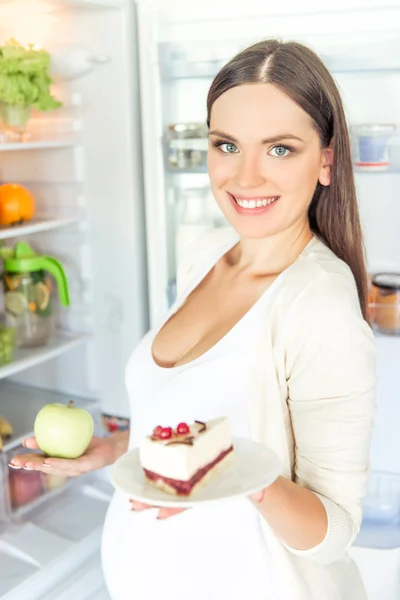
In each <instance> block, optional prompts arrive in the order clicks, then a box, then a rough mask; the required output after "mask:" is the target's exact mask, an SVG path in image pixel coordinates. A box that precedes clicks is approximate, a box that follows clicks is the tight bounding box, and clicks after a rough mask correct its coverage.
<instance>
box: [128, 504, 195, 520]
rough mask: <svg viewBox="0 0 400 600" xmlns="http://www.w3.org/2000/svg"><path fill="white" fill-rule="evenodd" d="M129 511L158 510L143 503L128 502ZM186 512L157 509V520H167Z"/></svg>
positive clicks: (174, 509)
mask: <svg viewBox="0 0 400 600" xmlns="http://www.w3.org/2000/svg"><path fill="white" fill-rule="evenodd" d="M129 502H130V506H131V510H134V511H135V512H136V511H137V512H140V511H143V510H148V509H149V508H158V507H157V506H150V505H149V504H144V503H143V502H138V501H137V500H129ZM184 510H187V509H186V508H164V507H163V508H159V510H158V515H157V519H169V518H170V517H173V516H174V515H178V514H179V513H181V512H183V511H184Z"/></svg>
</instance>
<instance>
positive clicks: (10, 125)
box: [0, 103, 31, 142]
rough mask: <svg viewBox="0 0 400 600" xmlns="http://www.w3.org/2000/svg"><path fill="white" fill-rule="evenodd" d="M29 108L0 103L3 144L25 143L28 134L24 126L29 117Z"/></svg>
mask: <svg viewBox="0 0 400 600" xmlns="http://www.w3.org/2000/svg"><path fill="white" fill-rule="evenodd" d="M30 111H31V107H30V106H17V105H13V104H5V103H1V105H0V118H1V129H2V134H3V136H4V141H5V142H26V141H27V139H29V137H30V134H29V133H27V132H26V126H27V123H28V121H29V117H30Z"/></svg>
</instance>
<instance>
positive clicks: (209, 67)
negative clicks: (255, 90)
mask: <svg viewBox="0 0 400 600" xmlns="http://www.w3.org/2000/svg"><path fill="white" fill-rule="evenodd" d="M279 37H282V38H284V37H286V36H279ZM291 38H292V36H288V39H291ZM313 38H314V45H315V47H316V49H317V52H318V54H319V56H320V58H321V60H322V61H323V63H324V64H325V66H326V67H327V69H329V71H330V72H331V73H332V74H344V73H354V74H357V73H360V74H361V73H371V74H374V73H396V72H400V52H399V49H400V39H399V38H397V37H396V38H392V39H389V40H385V41H382V42H379V41H377V40H375V41H374V42H373V43H372V41H371V39H362V38H361V39H359V40H358V41H354V42H353V43H347V44H343V45H342V46H341V47H340V48H339V49H338V48H337V46H336V45H335V44H332V41H331V42H329V40H324V39H321V38H318V37H317V38H315V36H313ZM260 39H261V38H260ZM229 41H230V43H229V42H227V43H225V44H221V43H220V41H219V43H216V42H215V41H214V40H213V41H211V42H210V43H209V44H208V45H205V44H199V43H197V44H196V43H192V42H184V41H180V42H167V41H162V42H160V43H159V45H158V57H159V64H160V75H161V79H162V80H164V81H169V80H171V81H173V80H179V79H210V80H211V79H213V78H214V77H215V75H216V74H217V73H218V72H219V70H220V69H221V68H222V67H223V66H224V65H225V64H226V63H227V62H228V61H229V60H230V59H231V58H232V57H233V56H234V55H235V54H237V53H238V52H240V51H241V50H242V49H244V48H246V47H247V46H250V45H251V44H253V43H254V42H256V41H257V37H256V38H255V39H254V38H248V39H244V38H242V39H240V40H239V41H238V42H232V41H231V40H229ZM299 41H301V39H299ZM210 82H211V81H210Z"/></svg>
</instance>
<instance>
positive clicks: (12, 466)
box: [8, 463, 21, 469]
mask: <svg viewBox="0 0 400 600" xmlns="http://www.w3.org/2000/svg"><path fill="white" fill-rule="evenodd" d="M8 466H9V467H11V468H12V469H20V468H21V467H18V465H13V464H12V463H8Z"/></svg>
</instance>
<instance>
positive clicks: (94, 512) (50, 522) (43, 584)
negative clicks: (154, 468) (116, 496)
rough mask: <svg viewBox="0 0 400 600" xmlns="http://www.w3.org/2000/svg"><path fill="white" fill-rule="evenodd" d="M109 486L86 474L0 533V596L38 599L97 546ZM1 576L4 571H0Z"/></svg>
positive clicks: (5, 599) (3, 598)
mask: <svg viewBox="0 0 400 600" xmlns="http://www.w3.org/2000/svg"><path fill="white" fill-rule="evenodd" d="M112 493H113V488H112V487H111V485H110V484H109V483H108V482H106V481H103V480H102V479H100V477H97V476H93V475H91V476H90V475H89V476H85V477H82V478H78V479H76V480H74V482H73V483H72V484H71V485H70V486H68V488H66V489H65V490H63V492H62V493H59V494H58V495H57V496H55V497H53V498H51V499H50V498H49V501H48V502H44V503H42V504H40V505H39V506H37V507H35V508H34V509H33V510H32V511H31V512H30V513H29V515H25V516H24V517H23V519H21V521H20V522H18V523H15V524H12V525H8V526H7V527H6V528H5V529H3V530H2V531H1V532H0V560H1V563H2V565H3V562H4V560H6V561H8V563H11V564H10V565H9V568H8V569H7V571H6V572H4V577H3V576H2V578H1V581H0V599H1V600H20V599H21V598H30V599H31V600H41V599H42V598H43V597H44V595H45V594H46V593H50V590H52V589H54V587H55V586H56V585H58V584H59V583H61V582H62V581H65V580H66V579H67V578H69V577H70V576H71V575H72V573H73V572H74V571H76V569H78V568H79V567H80V566H81V565H82V564H84V563H85V562H86V561H87V560H88V559H89V558H90V557H91V556H93V555H94V554H95V553H97V552H98V550H99V545H100V539H101V531H102V525H103V522H104V517H105V513H106V511H107V507H108V504H109V501H110V500H111V497H112ZM2 574H3V572H2Z"/></svg>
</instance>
